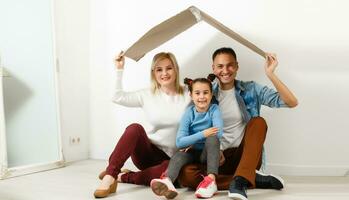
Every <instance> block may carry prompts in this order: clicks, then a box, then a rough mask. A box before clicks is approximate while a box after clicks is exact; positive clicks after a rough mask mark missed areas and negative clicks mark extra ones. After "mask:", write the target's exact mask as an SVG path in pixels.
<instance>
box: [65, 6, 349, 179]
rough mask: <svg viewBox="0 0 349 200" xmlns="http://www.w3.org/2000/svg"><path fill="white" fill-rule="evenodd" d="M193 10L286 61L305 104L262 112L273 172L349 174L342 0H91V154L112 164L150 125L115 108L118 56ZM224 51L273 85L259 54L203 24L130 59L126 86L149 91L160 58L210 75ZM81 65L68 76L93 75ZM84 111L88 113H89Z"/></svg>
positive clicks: (281, 72)
mask: <svg viewBox="0 0 349 200" xmlns="http://www.w3.org/2000/svg"><path fill="white" fill-rule="evenodd" d="M190 5H195V6H197V7H198V8H200V9H201V10H203V11H205V12H206V13H208V14H209V15H211V16H212V17H214V18H215V19H217V20H219V21H220V22H222V23H223V24H224V25H226V26H228V27H230V28H232V29H233V30H235V31H236V32H238V33H240V34H241V35H242V36H244V37H245V38H247V39H249V40H250V41H252V42H253V43H254V44H256V45H257V46H259V47H260V48H262V49H264V50H265V51H269V52H275V53H277V54H278V58H279V67H278V69H277V71H276V73H277V75H278V76H279V77H280V78H281V80H283V81H284V82H285V83H286V84H287V86H288V87H289V88H290V89H291V90H292V91H294V93H295V94H296V96H297V97H298V100H299V106H298V107H297V108H295V109H279V110H274V109H263V112H262V115H263V116H264V117H265V118H266V120H267V122H268V125H269V131H268V137H267V141H266V150H267V154H268V155H267V160H268V168H269V169H270V170H271V171H273V172H276V173H279V174H288V175H343V174H345V173H346V172H347V170H348V169H349V157H348V156H347V155H349V148H347V146H348V143H349V135H347V133H348V131H347V129H346V117H345V115H346V113H348V112H349V107H348V105H347V103H346V102H348V101H349V94H348V91H349V73H348V67H347V66H348V63H349V62H348V61H349V59H348V56H347V55H346V54H347V52H349V37H348V35H349V28H348V26H346V25H345V24H346V23H345V21H344V20H345V19H348V18H349V13H348V12H346V11H347V8H348V6H349V3H347V2H346V1H344V0H343V1H325V0H320V1H319V0H317V1H315V0H314V1H310V0H307V1H305V0H295V1H282V2H281V1H277V0H266V1H257V0H255V1H228V0H226V1H223V0H216V1H205V2H202V1H194V0H192V1H166V2H164V1H160V0H158V1H155V0H150V1H136V0H128V1H111V0H109V1H108V0H91V27H90V28H91V29H90V30H91V32H90V33H91V35H90V36H91V38H90V42H91V46H90V49H91V52H90V64H91V65H90V81H91V82H90V86H91V88H90V94H89V95H90V98H89V100H90V105H91V107H90V128H91V129H90V156H91V157H92V158H99V159H107V158H108V156H109V154H110V152H111V151H112V149H113V148H114V145H115V144H116V142H117V140H118V138H119V137H120V135H121V134H122V132H123V130H124V128H125V127H126V126H127V125H128V124H130V123H131V122H141V123H146V122H145V119H144V116H143V114H142V111H141V110H139V109H134V108H133V109H131V108H124V107H121V106H119V105H114V104H112V103H111V101H110V99H111V97H112V93H113V88H114V68H113V57H114V55H115V54H116V53H118V52H119V51H120V50H121V49H126V48H128V47H129V46H130V45H131V44H133V42H135V41H136V40H137V39H138V38H139V37H140V36H142V35H143V34H144V33H145V32H146V31H148V30H149V29H150V28H151V27H153V26H154V25H156V24H158V23H160V22H162V21H163V20H165V19H167V18H169V17H171V16H173V15H175V14H177V13H178V12H180V11H182V10H184V9H186V8H187V7H189V6H190ZM71 20H72V19H71ZM70 28H72V27H70ZM76 39H78V38H77V37H75V38H73V39H72V40H71V42H73V41H75V40H76ZM222 46H232V47H233V48H234V49H235V50H236V52H237V54H238V60H239V63H240V72H239V75H238V78H239V79H243V80H256V81H258V82H260V83H262V84H267V85H269V86H272V85H271V83H270V81H269V80H268V79H267V77H266V76H265V75H264V72H263V67H262V66H263V63H264V60H263V59H262V58H261V57H260V56H258V55H257V54H255V53H253V52H251V51H250V50H248V49H247V48H245V47H243V46H241V45H240V44H238V43H237V42H235V41H232V40H231V39H229V38H228V37H226V36H225V35H223V34H221V33H219V32H217V31H216V30H215V29H214V28H212V27H210V26H209V25H207V24H205V23H203V22H202V23H200V24H198V25H195V26H194V27H193V28H191V29H190V30H188V31H187V32H185V33H183V34H181V35H179V36H177V37H176V38H174V39H173V40H171V41H169V42H167V43H166V44H164V45H162V46H161V47H159V48H157V49H155V50H153V51H152V52H150V53H149V54H147V55H146V56H145V57H144V58H143V59H142V60H140V61H139V62H137V63H136V62H134V61H132V60H130V59H127V60H126V69H125V77H126V79H125V80H124V85H125V89H126V90H131V91H132V90H135V89H138V88H142V87H146V86H148V85H149V66H150V61H151V58H152V56H153V55H154V54H155V53H157V52H159V51H171V52H173V53H175V55H176V56H177V58H178V61H179V64H180V66H181V72H182V75H183V77H184V76H190V77H198V76H206V75H207V74H208V73H209V72H210V64H211V60H210V56H211V54H212V52H213V51H214V50H215V49H216V48H219V47H222ZM72 53H73V51H72ZM68 55H69V54H68ZM83 62H85V61H83ZM74 67H76V66H74ZM80 67H81V66H80ZM80 67H79V68H73V67H71V68H69V69H70V70H74V72H78V71H79V73H84V74H85V73H86V71H85V70H87V69H86V68H84V69H83V70H81V71H80V70H79V69H81V68H80ZM71 76H73V75H71ZM74 76H76V74H75V75H74ZM85 76H87V75H86V74H85V75H84V77H85ZM70 78H74V79H77V78H76V77H70ZM67 79H68V78H67ZM84 80H85V79H84ZM83 83H86V82H83ZM81 87H83V88H84V86H81ZM66 89H69V87H68V86H66ZM70 89H71V88H70ZM73 94H74V92H73V91H72V93H71V95H73ZM83 95H86V93H84V94H83ZM74 96H75V95H74ZM79 96H80V95H79ZM74 99H75V98H74ZM67 103H68V102H67ZM81 103H82V104H79V105H80V106H82V107H83V108H85V107H86V104H85V103H86V102H81ZM82 110H83V109H80V110H79V111H82ZM62 113H63V114H64V112H63V111H62ZM82 113H86V112H85V110H84V111H83V112H82ZM78 115H79V117H81V116H82V114H81V113H79V114H78ZM62 118H63V119H64V116H62ZM70 118H71V116H67V119H65V120H66V121H70V120H69V119H70ZM85 120H86V119H85V118H83V121H84V122H85ZM63 122H64V121H63Z"/></svg>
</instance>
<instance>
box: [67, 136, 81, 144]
mask: <svg viewBox="0 0 349 200" xmlns="http://www.w3.org/2000/svg"><path fill="white" fill-rule="evenodd" d="M80 141H81V139H80V137H69V144H70V145H78V144H80Z"/></svg>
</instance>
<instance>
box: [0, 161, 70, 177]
mask: <svg viewBox="0 0 349 200" xmlns="http://www.w3.org/2000/svg"><path fill="white" fill-rule="evenodd" d="M60 167H64V161H63V160H62V161H56V162H52V163H42V164H35V165H26V166H21V167H13V168H8V169H6V170H5V171H4V172H3V173H2V175H1V176H0V179H5V178H11V177H16V176H21V175H25V174H32V173H36V172H40V171H46V170H51V169H56V168H60Z"/></svg>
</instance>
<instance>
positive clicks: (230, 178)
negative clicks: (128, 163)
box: [179, 47, 298, 200]
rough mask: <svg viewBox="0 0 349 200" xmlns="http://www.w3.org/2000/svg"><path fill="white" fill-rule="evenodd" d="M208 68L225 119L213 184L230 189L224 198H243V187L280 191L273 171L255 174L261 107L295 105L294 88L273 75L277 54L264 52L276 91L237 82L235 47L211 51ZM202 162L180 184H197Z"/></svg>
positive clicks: (185, 171)
mask: <svg viewBox="0 0 349 200" xmlns="http://www.w3.org/2000/svg"><path fill="white" fill-rule="evenodd" d="M212 60H213V64H212V69H213V73H214V74H215V76H216V77H217V78H218V83H216V84H214V85H213V91H214V95H215V97H216V99H217V100H218V102H219V107H220V109H221V112H222V118H223V122H224V128H223V132H224V133H223V137H222V139H221V147H220V149H221V159H220V165H221V166H220V168H219V174H220V175H218V176H217V179H216V181H217V184H218V188H219V189H229V193H228V196H229V197H231V198H233V199H241V200H247V195H246V189H247V188H269V189H282V188H283V181H282V179H281V178H277V177H275V176H271V175H264V174H262V173H260V172H258V171H257V172H256V170H258V169H259V168H260V166H261V163H262V148H263V144H264V140H265V137H266V132H267V124H266V122H265V120H264V119H263V118H262V117H260V108H261V105H265V106H269V107H275V108H279V107H290V108H292V107H295V106H297V104H298V102H297V99H296V97H295V96H294V95H293V94H292V92H291V91H290V90H289V89H288V88H287V87H286V85H284V84H283V83H282V82H281V81H280V80H279V78H278V77H277V76H276V74H275V73H274V71H275V69H276V67H277V65H278V61H277V58H276V56H275V54H269V53H268V54H266V62H265V66H264V69H265V74H266V75H267V77H268V78H269V79H270V81H271V82H272V83H273V85H274V87H275V89H276V91H275V90H274V89H271V88H268V87H266V86H262V85H260V84H257V83H255V82H253V81H249V82H244V81H240V80H236V79H235V78H236V74H237V72H238V70H239V65H238V62H237V59H236V54H235V52H234V50H233V49H231V48H227V47H223V48H220V49H217V50H216V51H215V52H214V53H213V55H212ZM204 170H205V168H204V166H199V165H193V164H192V165H187V166H186V167H184V168H183V169H182V173H181V175H180V177H179V182H180V184H181V185H183V186H186V187H191V188H195V187H196V186H197V184H198V183H199V182H200V174H205V171H204Z"/></svg>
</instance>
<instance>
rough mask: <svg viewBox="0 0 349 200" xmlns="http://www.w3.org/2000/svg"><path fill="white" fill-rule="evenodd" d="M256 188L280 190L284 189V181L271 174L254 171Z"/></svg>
mask: <svg viewBox="0 0 349 200" xmlns="http://www.w3.org/2000/svg"><path fill="white" fill-rule="evenodd" d="M256 188H261V189H274V190H281V189H282V188H284V180H282V178H281V177H278V176H275V175H272V174H263V173H262V172H260V171H258V170H256Z"/></svg>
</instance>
